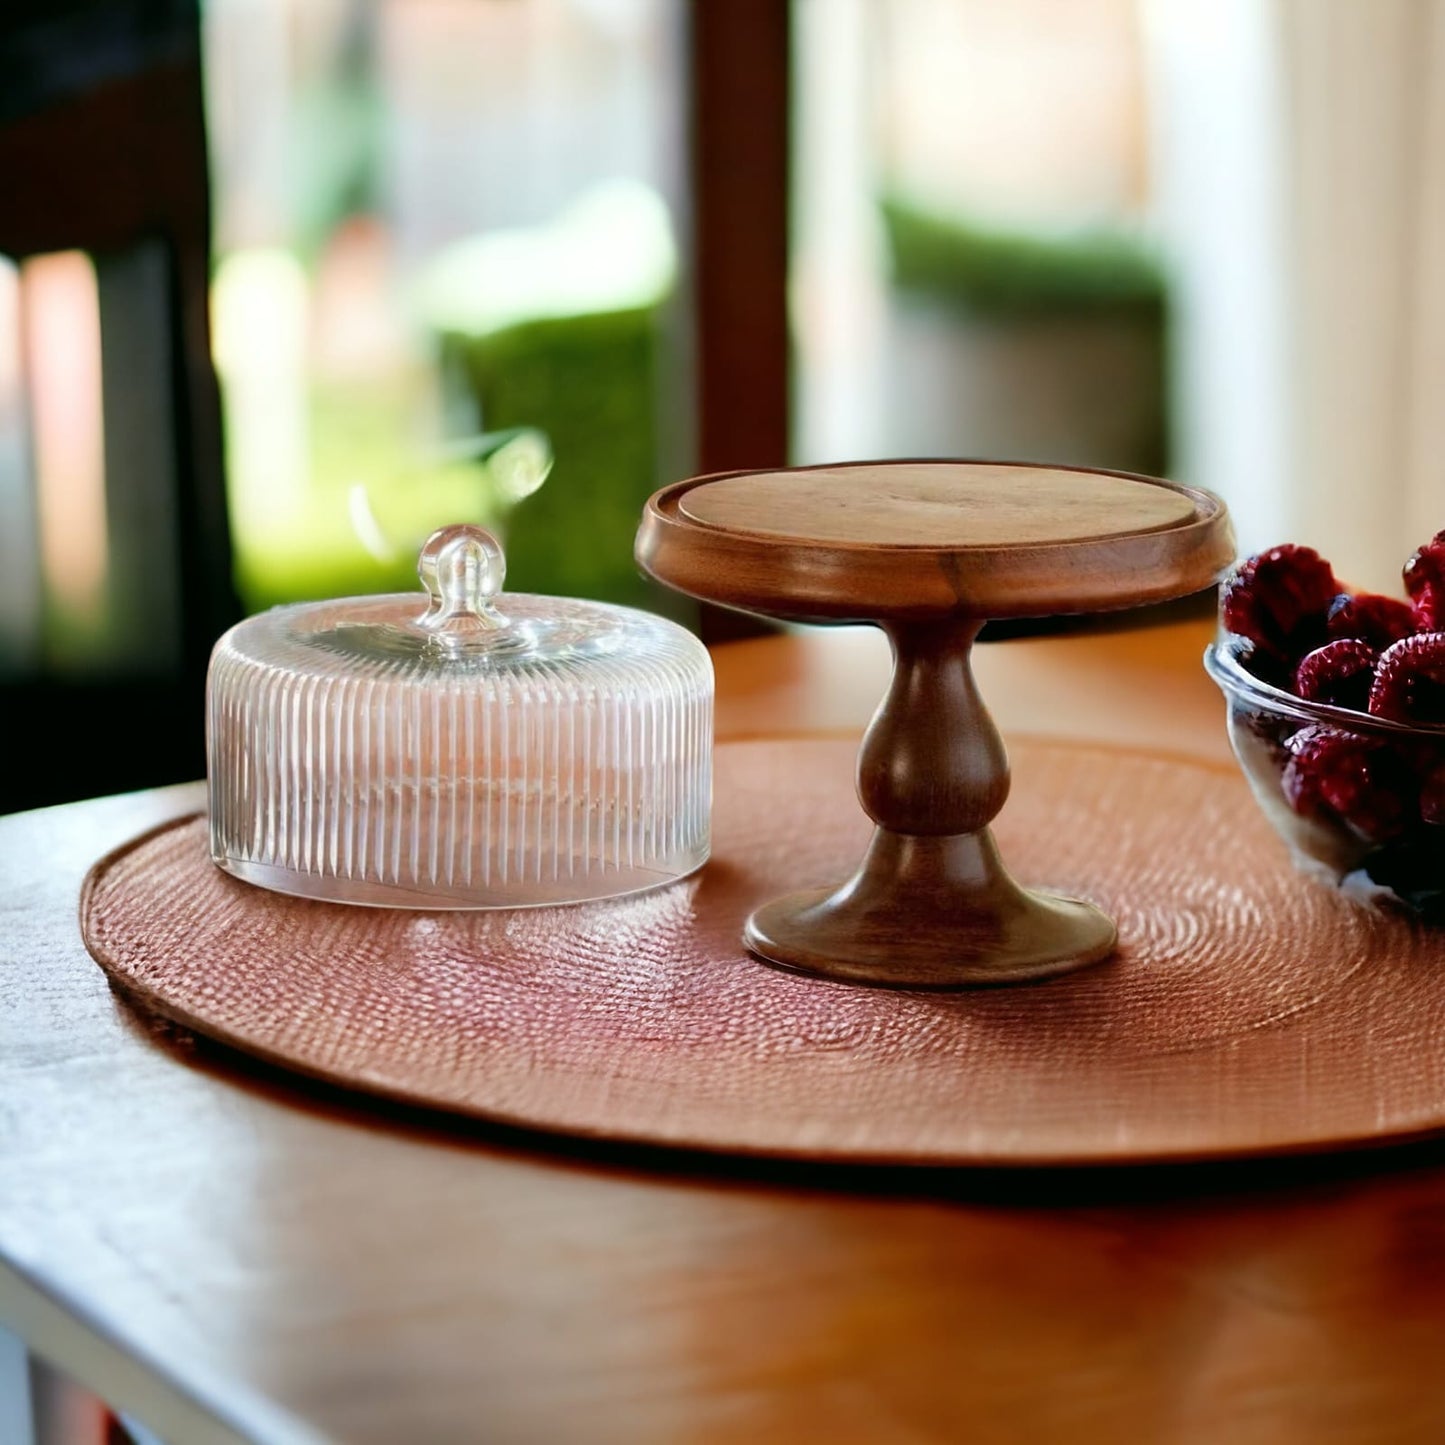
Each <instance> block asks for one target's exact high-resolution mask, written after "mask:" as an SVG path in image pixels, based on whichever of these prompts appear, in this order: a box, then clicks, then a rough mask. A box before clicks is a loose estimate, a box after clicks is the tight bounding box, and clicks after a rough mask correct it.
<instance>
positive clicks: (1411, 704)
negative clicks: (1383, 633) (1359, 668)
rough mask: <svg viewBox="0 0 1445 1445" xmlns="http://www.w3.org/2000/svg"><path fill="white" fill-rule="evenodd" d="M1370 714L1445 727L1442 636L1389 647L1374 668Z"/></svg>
mask: <svg viewBox="0 0 1445 1445" xmlns="http://www.w3.org/2000/svg"><path fill="white" fill-rule="evenodd" d="M1369 706H1370V711H1371V712H1372V713H1374V714H1375V716H1376V717H1387V718H1393V719H1394V721H1396V722H1413V723H1445V632H1420V633H1417V634H1416V635H1415V636H1414V637H1406V638H1402V639H1401V640H1400V641H1399V642H1395V643H1392V644H1391V645H1390V646H1389V647H1387V648H1386V649H1385V650H1384V652H1383V653H1381V654H1380V660H1379V661H1378V662H1377V663H1376V664H1375V681H1374V684H1373V685H1372V686H1371V688H1370V704H1369Z"/></svg>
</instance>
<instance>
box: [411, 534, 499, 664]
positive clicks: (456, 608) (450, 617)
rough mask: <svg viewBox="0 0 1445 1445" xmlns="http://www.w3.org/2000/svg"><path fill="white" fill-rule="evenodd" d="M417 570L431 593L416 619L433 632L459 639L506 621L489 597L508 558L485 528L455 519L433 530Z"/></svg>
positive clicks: (496, 588)
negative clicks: (456, 522)
mask: <svg viewBox="0 0 1445 1445" xmlns="http://www.w3.org/2000/svg"><path fill="white" fill-rule="evenodd" d="M416 570H417V575H418V576H419V577H420V578H421V581H422V586H423V587H425V588H426V590H427V594H428V596H429V597H430V598H431V605H430V606H429V607H428V608H427V611H426V615H425V616H424V617H422V618H420V619H419V621H420V623H421V625H422V626H423V627H424V628H426V629H427V631H428V632H430V633H432V634H433V635H434V636H437V637H446V638H458V639H460V638H466V637H470V636H475V635H476V634H478V633H483V632H495V631H497V630H498V629H499V628H501V627H504V626H505V625H506V618H504V617H503V616H502V615H501V613H499V612H498V611H497V609H496V606H495V604H494V602H493V599H494V598H495V597H496V595H497V594H498V593H499V592H500V591H501V590H502V582H503V580H504V579H505V577H506V575H507V559H506V556H505V555H504V554H503V552H502V544H501V543H500V542H498V541H497V539H496V538H495V537H494V536H493V535H492V534H491V533H490V532H489V531H487V529H486V528H485V527H474V526H471V525H469V524H467V523H459V524H458V525H456V526H452V527H442V528H441V529H439V530H438V531H436V532H433V533H432V534H431V536H430V537H428V538H427V541H426V545H425V546H424V547H423V548H422V549H421V555H420V556H419V557H418V558H417V564H416Z"/></svg>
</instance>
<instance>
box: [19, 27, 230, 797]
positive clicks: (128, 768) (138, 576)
mask: <svg viewBox="0 0 1445 1445" xmlns="http://www.w3.org/2000/svg"><path fill="white" fill-rule="evenodd" d="M0 177H3V178H4V179H3V184H0V253H3V254H4V255H6V256H8V257H9V258H11V259H12V260H15V261H19V262H22V263H23V262H24V261H25V260H26V259H27V258H32V257H36V256H40V255H43V254H46V253H53V252H59V251H83V252H86V253H88V254H89V255H90V256H91V258H92V259H93V262H94V266H95V274H96V292H97V297H98V308H99V313H100V335H101V371H102V376H103V381H102V407H103V421H104V432H105V513H106V535H107V583H106V594H105V595H106V602H105V605H106V607H107V608H108V609H110V610H111V611H112V612H114V613H115V614H116V616H117V617H118V618H122V619H123V626H122V627H119V628H118V629H117V631H116V640H115V642H114V644H113V647H112V651H111V655H110V656H107V657H102V658H99V659H92V660H91V662H90V664H89V666H87V667H80V668H76V667H62V666H58V665H57V664H56V662H55V659H54V657H53V654H51V653H50V652H49V650H48V649H47V647H46V645H45V643H44V640H43V637H42V636H39V635H37V637H36V638H35V639H34V645H32V646H31V647H29V648H28V649H27V648H22V649H20V655H19V656H18V657H15V658H7V659H6V664H5V667H4V670H3V673H0V718H3V719H4V728H3V731H4V735H5V738H6V744H7V766H6V767H5V768H3V769H0V812H4V811H10V810H13V809H17V808H21V807H27V806H33V805H36V804H41V803H49V802H59V801H62V800H64V799H68V798H76V797H82V796H87V795H91V794H96V793H104V792H114V791H117V790H121V789H126V788H135V787H142V786H147V785H151V784H156V783H162V782H167V781H171V780H175V779H180V778H184V777H195V776H197V775H199V774H200V773H201V772H202V771H203V769H204V757H203V727H202V717H203V714H202V702H203V688H204V677H205V668H206V662H207V659H208V656H209V652H210V648H211V644H212V643H213V642H214V640H215V638H216V636H217V635H218V634H219V633H220V632H221V631H222V630H223V629H224V628H225V627H226V626H228V625H229V624H230V623H231V622H232V621H233V620H234V619H235V618H236V617H238V616H239V607H238V605H237V602H236V597H235V593H234V591H233V588H232V585H231V551H230V542H229V535H228V529H227V521H226V505H225V486H224V477H223V472H222V452H221V423H220V405H219V397H218V392H217V386H216V378H215V375H214V372H213V369H212V366H211V360H210V334H209V324H208V319H207V290H208V277H209V266H210V198H209V190H208V180H207V166H206V143H205V124H204V110H203V102H202V89H201V51H200V20H199V11H198V7H197V5H196V3H195V0H9V3H8V4H7V5H6V6H5V7H4V8H3V9H0ZM22 274H23V272H22ZM32 485H33V484H32ZM22 510H23V509H22ZM31 510H32V512H33V509H31ZM27 540H29V541H33V542H35V543H36V544H37V545H38V537H37V538H30V539H26V538H23V537H22V538H19V539H16V538H15V537H12V538H11V539H10V545H11V547H12V548H14V549H16V550H15V551H14V552H12V555H17V554H18V553H19V551H20V550H21V549H23V548H24V545H25V543H26V541H27ZM36 578H37V584H36V585H37V586H39V585H40V582H39V580H38V579H39V570H38V569H36ZM45 605H46V604H45V601H44V599H43V598H38V599H37V605H36V607H35V608H33V609H32V613H33V615H34V616H35V617H42V618H43V616H44V615H45Z"/></svg>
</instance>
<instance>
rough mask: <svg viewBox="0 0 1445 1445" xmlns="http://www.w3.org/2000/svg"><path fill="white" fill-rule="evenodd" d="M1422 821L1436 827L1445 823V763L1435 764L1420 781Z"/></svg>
mask: <svg viewBox="0 0 1445 1445" xmlns="http://www.w3.org/2000/svg"><path fill="white" fill-rule="evenodd" d="M1420 821H1421V822H1422V823H1430V824H1432V825H1434V826H1435V827H1439V826H1440V824H1442V823H1445V763H1438V762H1437V763H1435V764H1434V765H1433V766H1431V767H1429V768H1427V769H1426V770H1425V776H1424V777H1423V778H1422V779H1421V780H1420Z"/></svg>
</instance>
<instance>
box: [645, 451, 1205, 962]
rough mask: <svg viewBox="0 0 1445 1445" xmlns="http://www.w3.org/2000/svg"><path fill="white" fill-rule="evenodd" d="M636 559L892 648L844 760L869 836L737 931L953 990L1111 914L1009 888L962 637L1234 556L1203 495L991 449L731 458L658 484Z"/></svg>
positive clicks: (1102, 934) (980, 708)
mask: <svg viewBox="0 0 1445 1445" xmlns="http://www.w3.org/2000/svg"><path fill="white" fill-rule="evenodd" d="M637 556H638V560H639V562H640V563H641V564H642V566H643V567H644V568H645V569H646V570H647V571H648V572H650V573H651V574H652V575H653V576H654V577H656V578H657V579H658V580H659V581H662V582H664V583H666V584H668V585H669V586H672V587H675V588H677V589H678V590H679V591H681V592H685V593H687V594H689V595H691V596H693V597H697V598H700V599H702V600H703V601H707V602H714V603H718V604H721V605H723V606H726V607H735V608H740V609H742V610H745V611H751V612H759V613H763V614H766V615H769V616H776V617H782V618H788V619H793V620H803V621H812V622H870V623H874V624H876V625H878V626H881V627H882V628H883V629H884V631H885V632H886V633H887V634H888V638H889V641H890V642H891V644H892V647H893V659H894V663H893V680H892V684H891V686H890V688H889V690H888V694H887V696H886V697H885V698H884V700H883V702H882V704H881V705H880V707H879V709H878V712H877V714H876V715H875V716H874V718H873V721H872V723H871V724H870V726H869V728H868V731H867V733H866V735H865V736H864V739H863V745H862V749H861V751H860V753H859V758H858V797H859V801H860V802H861V803H862V805H863V809H864V811H865V812H866V813H867V814H868V816H869V817H870V818H871V819H872V820H873V822H874V824H875V830H874V834H873V839H872V842H871V843H870V844H869V846H868V849H867V851H866V853H865V854H864V856H863V860H862V862H861V863H860V865H859V867H858V870H857V872H855V873H854V875H853V876H852V877H851V878H850V879H848V880H847V881H846V882H844V883H842V884H841V885H840V886H839V887H837V888H835V889H833V890H831V891H823V892H811V893H794V894H790V895H788V896H785V897H782V898H779V899H776V900H775V901H773V902H771V903H768V904H765V905H764V906H763V907H761V908H759V909H757V910H756V911H755V912H754V913H753V915H752V916H751V917H750V918H749V919H748V921H747V925H746V928H745V930H744V938H745V941H746V943H747V946H748V947H749V948H750V949H751V950H752V951H753V952H754V953H755V954H757V955H758V956H759V957H761V958H763V959H766V960H767V961H769V962H770V963H774V964H778V965H780V966H782V967H785V968H790V969H797V970H800V971H803V972H807V973H815V974H822V975H825V976H828V977H831V978H837V979H844V980H848V981H850V982H854V983H868V984H882V985H892V986H894V987H901V988H955V987H963V986H969V985H975V984H1000V983H1014V982H1020V981H1023V980H1027V979H1038V978H1047V977H1049V976H1051V975H1053V974H1058V973H1064V972H1067V971H1068V970H1070V969H1074V968H1079V967H1081V966H1083V965H1084V964H1088V963H1093V962H1095V961H1096V960H1098V959H1101V958H1103V957H1105V956H1106V955H1107V954H1108V953H1109V952H1110V951H1111V950H1112V949H1113V946H1114V941H1115V930H1114V924H1113V921H1112V920H1111V919H1110V918H1108V917H1107V916H1106V915H1105V914H1103V913H1101V912H1100V911H1099V910H1098V909H1097V908H1094V907H1093V906H1092V905H1091V904H1088V903H1085V902H1081V901H1079V900H1077V899H1071V898H1060V897H1055V896H1053V895H1050V894H1047V893H1040V892H1034V891H1032V890H1030V889H1026V888H1024V887H1021V886H1020V885H1019V884H1018V883H1016V882H1015V881H1014V879H1013V878H1012V877H1011V876H1010V875H1009V872H1008V870H1007V868H1006V867H1005V866H1004V864H1003V861H1002V860H1001V859H1000V857H999V853H998V849H997V847H996V846H995V844H994V841H993V837H992V834H991V833H990V831H989V826H988V825H989V823H990V822H991V821H992V820H993V818H994V817H995V816H996V815H997V814H998V812H999V811H1000V810H1001V809H1002V807H1003V806H1004V802H1005V800H1006V798H1007V797H1008V790H1009V768H1008V758H1007V755H1006V753H1005V751H1004V746H1003V742H1002V740H1001V739H1000V737H999V735H998V731H997V729H996V728H995V727H994V725H993V721H992V719H991V718H990V717H989V715H988V710H987V708H986V707H985V706H984V703H983V699H982V698H981V697H980V695H979V691H978V688H977V685H976V684H975V682H974V678H973V671H972V667H971V661H970V658H971V653H972V648H973V642H974V639H975V638H976V637H977V635H978V632H979V629H980V628H981V627H982V626H983V623H984V622H985V621H987V620H989V619H992V618H1015V617H1041V616H1051V615H1054V614H1059V613H1080V612H1095V611H1105V610H1111V609H1118V608H1127V607H1136V606H1141V605H1144V604H1147V603H1151V602H1160V601H1165V600H1168V599H1171V598H1175V597H1180V596H1184V595H1187V594H1188V593H1190V592H1195V591H1198V590H1200V589H1201V588H1203V587H1206V586H1208V585H1209V584H1210V583H1211V582H1212V581H1214V580H1215V578H1216V577H1217V576H1218V574H1219V573H1220V571H1221V570H1222V569H1223V568H1224V567H1226V566H1227V565H1228V563H1229V562H1230V560H1231V558H1232V556H1233V539H1232V536H1231V532H1230V527H1229V521H1228V517H1227V514H1226V512H1225V509H1224V506H1223V504H1222V503H1221V502H1220V501H1219V500H1218V499H1217V498H1215V497H1213V496H1211V495H1209V494H1208V493H1206V492H1202V491H1198V490H1195V489H1192V488H1188V487H1182V486H1177V485H1175V484H1173V483H1169V482H1162V481H1156V480H1153V479H1150V478H1145V477H1134V476H1127V475H1123V474H1119V473H1110V472H1094V471H1084V470H1071V469H1062V468H1042V467H1029V466H1014V465H1005V464H997V463H964V462H874V463H859V464H856V465H852V466H833V467H815V468H799V469H794V470H788V471H774V472H740V473H731V474H727V475H723V476H716V477H702V478H698V479H695V480H692V481H686V482H680V483H678V484H676V485H674V486H671V487H667V488H665V489H664V490H662V491H661V492H659V493H658V494H657V495H656V496H655V497H653V498H652V500H651V501H650V502H649V503H648V506H647V511H646V514H645V516H644V518H643V523H642V528H641V531H640V532H639V534H638V540H637ZM786 805H787V800H786V799H779V806H780V807H785V806H786ZM1108 845H1109V840H1108V839H1107V838H1100V839H1099V846H1100V847H1101V848H1106V847H1108Z"/></svg>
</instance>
